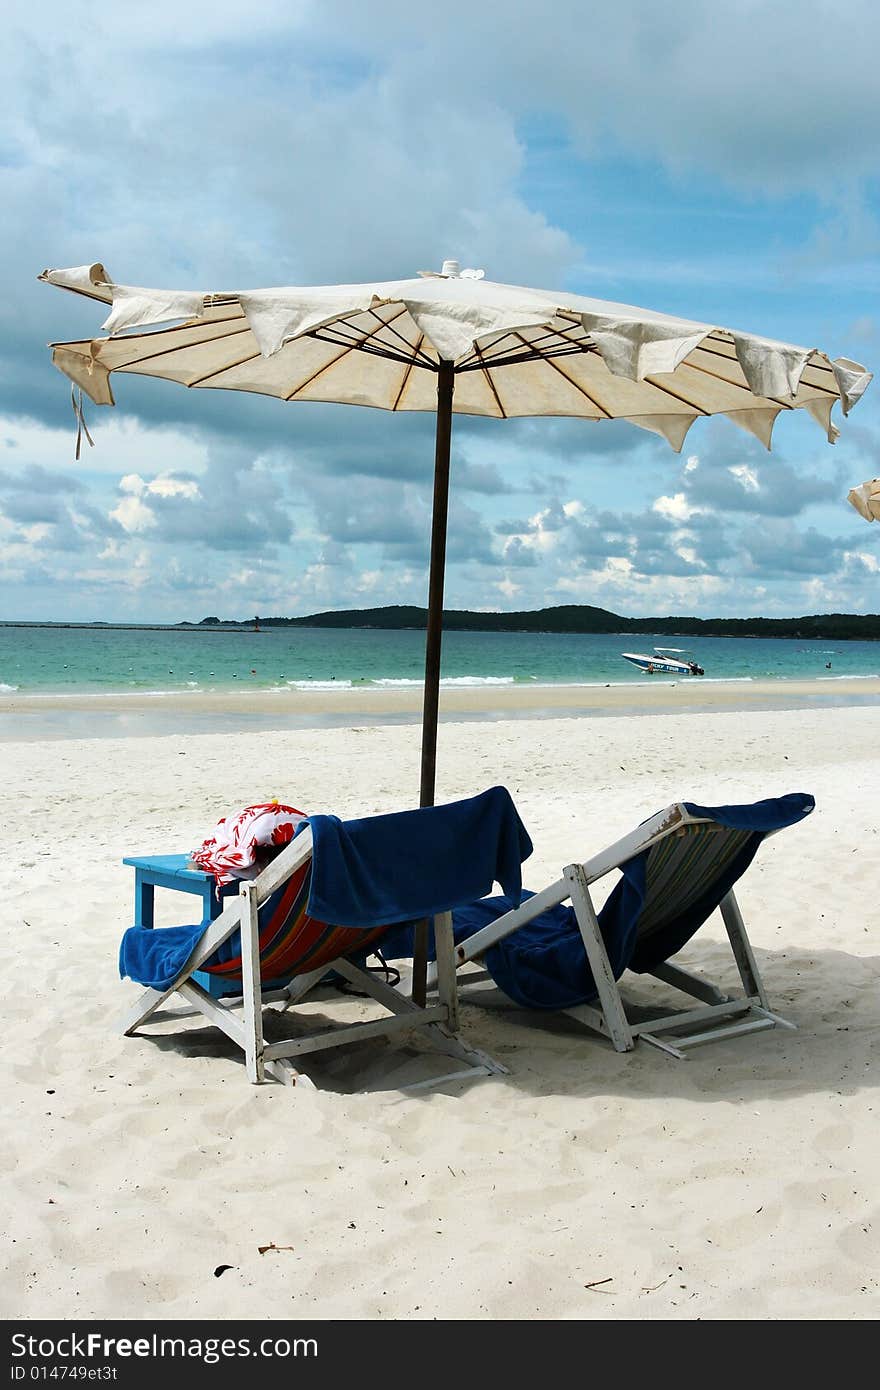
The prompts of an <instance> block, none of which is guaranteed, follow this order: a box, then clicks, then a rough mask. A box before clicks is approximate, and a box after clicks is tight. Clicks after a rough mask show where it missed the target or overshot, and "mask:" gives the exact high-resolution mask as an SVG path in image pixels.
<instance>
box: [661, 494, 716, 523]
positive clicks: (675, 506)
mask: <svg viewBox="0 0 880 1390" xmlns="http://www.w3.org/2000/svg"><path fill="white" fill-rule="evenodd" d="M651 510H652V511H654V512H656V513H657V515H658V516H662V517H665V518H666V519H667V521H690V519H691V517H692V516H699V515H700V513H701V512H702V510H703V508H702V507H694V506H692V505H691V503H690V502H689V501H688V500H687V498H686V497H685V495H684V493H683V492H676V493H674V494H673V496H671V497H658V498H656V500H655V501H654V502H653V503H652V504H651Z"/></svg>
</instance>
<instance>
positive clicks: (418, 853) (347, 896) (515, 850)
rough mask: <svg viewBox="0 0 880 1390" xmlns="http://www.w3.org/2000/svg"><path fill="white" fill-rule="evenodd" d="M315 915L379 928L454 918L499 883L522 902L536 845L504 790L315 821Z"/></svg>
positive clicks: (311, 899) (311, 820) (312, 910)
mask: <svg viewBox="0 0 880 1390" xmlns="http://www.w3.org/2000/svg"><path fill="white" fill-rule="evenodd" d="M309 824H310V825H311V827H312V835H313V837H314V849H313V852H312V883H311V891H310V894H309V914H310V915H311V916H312V917H316V918H317V919H318V920H319V921H322V922H331V923H332V924H333V925H334V926H339V927H372V926H375V925H376V923H377V922H389V923H393V922H406V921H411V920H413V919H414V918H422V917H430V916H433V914H434V913H436V912H447V911H448V910H449V909H450V908H453V907H455V906H457V905H458V904H460V903H466V902H470V901H471V900H472V899H474V898H481V897H482V896H483V894H484V893H488V892H490V891H491V888H492V885H493V883H495V882H497V883H500V884H501V887H502V888H503V889H504V891H505V893H508V894H510V896H511V897H516V898H517V899H518V898H519V893H520V890H521V887H522V877H521V865H522V861H523V860H524V859H527V858H528V856H529V855H530V854H531V852H532V842H531V840H530V839H529V836H528V833H527V831H526V828H525V826H524V825H523V823H522V821H521V820H520V818H519V815H518V814H517V810H516V807H515V806H514V804H513V801H512V799H511V796H510V793H509V792H508V791H507V789H506V788H505V787H490V788H489V790H488V791H485V792H481V793H480V795H479V796H473V797H470V798H469V799H468V800H466V801H453V802H450V803H449V804H448V805H446V806H429V807H425V808H424V809H422V810H420V811H397V812H395V813H393V814H392V815H388V816H369V817H368V818H366V819H364V820H350V821H345V822H343V821H340V820H339V819H338V818H337V817H336V816H310V817H309Z"/></svg>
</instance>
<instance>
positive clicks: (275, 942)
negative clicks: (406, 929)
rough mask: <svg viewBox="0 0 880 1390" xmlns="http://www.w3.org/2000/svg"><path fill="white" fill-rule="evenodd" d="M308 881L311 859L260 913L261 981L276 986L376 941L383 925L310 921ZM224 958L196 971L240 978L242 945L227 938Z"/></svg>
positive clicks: (224, 977) (309, 878)
mask: <svg viewBox="0 0 880 1390" xmlns="http://www.w3.org/2000/svg"><path fill="white" fill-rule="evenodd" d="M311 878H312V863H311V860H309V861H308V863H306V864H304V865H303V866H302V868H301V869H298V870H297V871H296V872H295V873H294V874H292V875H291V877H290V878H289V879H288V880H287V882H286V883H285V884H283V886H282V887H281V888H279V889H278V891H277V892H276V893H273V894H272V896H271V897H269V898H267V899H266V901H265V902H264V903H263V905H262V907H261V908H260V913H259V922H260V971H261V974H262V976H263V979H264V980H265V981H267V982H268V981H281V980H285V979H290V978H291V977H293V976H295V975H305V974H306V973H307V972H308V971H310V970H317V969H318V968H319V966H322V965H327V964H329V963H330V962H331V961H334V960H337V959H338V958H339V957H340V956H346V955H353V954H355V953H356V952H357V953H360V952H362V951H363V950H364V948H365V947H367V946H369V945H370V944H371V943H373V942H375V941H377V940H378V939H379V937H380V936H382V935H383V934H384V933H385V932H386V931H387V930H388V927H387V926H384V925H383V926H380V927H374V928H371V929H369V930H364V929H363V928H361V927H334V926H330V925H329V924H328V923H326V922H318V921H316V920H315V918H314V917H310V916H309V914H308V912H307V910H306V907H307V904H308V901H309V886H310V884H311ZM229 948H230V949H229V958H228V959H220V954H222V955H226V954H227V952H225V951H223V950H222V948H221V952H220V953H219V954H218V956H216V957H213V958H212V963H206V964H205V965H203V966H202V967H201V968H202V970H203V971H205V972H206V973H207V974H210V975H213V976H214V977H215V978H217V979H220V980H223V981H224V982H225V981H227V980H228V981H230V982H232V981H238V980H240V979H241V940H240V936H239V935H238V934H237V933H236V935H235V936H233V937H232V938H231V939H230V943H229Z"/></svg>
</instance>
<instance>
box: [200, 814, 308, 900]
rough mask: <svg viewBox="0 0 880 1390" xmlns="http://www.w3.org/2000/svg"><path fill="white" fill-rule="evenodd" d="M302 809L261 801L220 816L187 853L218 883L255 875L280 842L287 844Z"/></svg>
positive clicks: (300, 817)
mask: <svg viewBox="0 0 880 1390" xmlns="http://www.w3.org/2000/svg"><path fill="white" fill-rule="evenodd" d="M307 819H308V817H307V816H306V814H305V812H304V811H298V810H297V809H296V807H295V806H283V805H282V804H281V803H280V802H279V801H264V802H260V803H259V804H257V805H255V806H245V808H244V810H242V811H237V812H236V813H235V814H234V815H231V816H222V817H221V819H220V820H219V821H218V822H217V824H216V826H215V827H214V830H213V831H212V833H211V834H210V835H209V836H208V838H207V839H206V840H203V842H202V844H201V845H200V846H199V848H198V849H196V850H193V852H192V854H191V855H190V859H191V860H192V862H193V863H194V864H195V865H196V866H197V867H198V868H200V869H203V870H204V871H205V872H206V873H209V874H213V875H214V877H215V879H216V880H217V887H218V888H222V887H223V886H224V884H227V883H232V881H233V880H234V879H248V878H256V876H257V874H258V873H259V872H260V870H261V869H263V868H265V866H266V864H267V863H268V862H269V860H270V859H271V858H272V857H273V854H274V853H275V852H277V850H279V849H281V847H282V846H283V845H286V844H289V843H290V841H291V840H292V839H293V837H294V835H295V834H296V831H297V829H298V827H299V826H300V825H302V823H303V821H304V820H307Z"/></svg>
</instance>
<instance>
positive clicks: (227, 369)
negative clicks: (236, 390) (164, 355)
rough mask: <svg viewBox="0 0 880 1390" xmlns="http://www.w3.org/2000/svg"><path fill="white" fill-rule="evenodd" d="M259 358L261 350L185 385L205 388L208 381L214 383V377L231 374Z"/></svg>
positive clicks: (228, 363) (217, 368)
mask: <svg viewBox="0 0 880 1390" xmlns="http://www.w3.org/2000/svg"><path fill="white" fill-rule="evenodd" d="M257 357H262V353H261V352H260V351H259V349H257V351H256V352H249V353H248V355H247V357H239V358H238V360H237V361H235V362H226V363H225V364H224V365H223V366H222V367H215V368H214V370H213V371H212V372H206V373H205V375H204V376H199V377H196V379H195V381H186V382H184V385H185V386H204V384H205V382H206V381H212V380H213V379H214V377H217V376H223V374H224V373H225V372H231V371H233V370H234V369H235V368H236V367H243V366H244V364H245V363H246V362H253V361H254V359H255V358H257Z"/></svg>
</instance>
